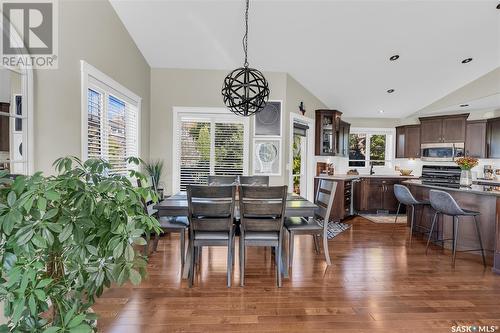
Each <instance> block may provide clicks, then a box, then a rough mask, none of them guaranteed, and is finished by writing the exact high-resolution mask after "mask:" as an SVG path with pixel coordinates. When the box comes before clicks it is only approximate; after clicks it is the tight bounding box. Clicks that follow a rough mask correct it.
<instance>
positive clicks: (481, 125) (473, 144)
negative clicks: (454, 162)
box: [465, 120, 488, 158]
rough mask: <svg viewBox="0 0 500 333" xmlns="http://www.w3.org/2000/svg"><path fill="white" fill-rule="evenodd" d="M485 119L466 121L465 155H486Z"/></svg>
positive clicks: (480, 156) (483, 156)
mask: <svg viewBox="0 0 500 333" xmlns="http://www.w3.org/2000/svg"><path fill="white" fill-rule="evenodd" d="M487 125H488V122H487V120H473V121H468V122H467V126H466V132H465V155H467V156H471V157H476V158H485V157H486V129H487Z"/></svg>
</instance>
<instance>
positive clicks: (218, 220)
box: [187, 185, 236, 231]
mask: <svg viewBox="0 0 500 333" xmlns="http://www.w3.org/2000/svg"><path fill="white" fill-rule="evenodd" d="M235 193H236V186H234V185H233V186H202V185H190V186H188V187H187V199H188V211H189V213H188V218H189V225H190V229H192V230H193V231H230V230H231V229H232V227H233V219H234V197H235Z"/></svg>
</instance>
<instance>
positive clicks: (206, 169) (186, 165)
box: [179, 120, 211, 191]
mask: <svg viewBox="0 0 500 333" xmlns="http://www.w3.org/2000/svg"><path fill="white" fill-rule="evenodd" d="M210 132H211V123H210V122H202V121H191V120H186V121H182V122H181V136H180V138H181V141H180V155H179V156H180V185H181V191H185V190H186V186H187V185H196V184H200V185H201V184H206V183H207V178H208V175H209V174H210V154H211V135H210Z"/></svg>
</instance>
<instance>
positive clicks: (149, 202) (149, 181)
mask: <svg viewBox="0 0 500 333" xmlns="http://www.w3.org/2000/svg"><path fill="white" fill-rule="evenodd" d="M137 187H144V188H149V189H150V190H151V191H153V192H156V188H155V186H154V182H153V178H152V177H147V178H146V181H145V182H143V181H142V180H141V179H139V178H137ZM141 201H142V205H143V206H144V212H145V213H147V214H148V215H149V216H151V215H154V214H155V213H156V210H155V209H153V206H154V205H155V203H154V202H153V198H150V197H149V198H146V199H144V198H142V197H141Z"/></svg>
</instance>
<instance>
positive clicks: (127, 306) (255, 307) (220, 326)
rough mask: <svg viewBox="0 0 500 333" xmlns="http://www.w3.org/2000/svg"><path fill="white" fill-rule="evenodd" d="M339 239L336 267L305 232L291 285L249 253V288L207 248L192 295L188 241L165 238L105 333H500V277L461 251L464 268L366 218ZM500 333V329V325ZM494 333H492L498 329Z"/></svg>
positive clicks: (266, 255) (113, 295) (115, 308)
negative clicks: (458, 330) (461, 329)
mask: <svg viewBox="0 0 500 333" xmlns="http://www.w3.org/2000/svg"><path fill="white" fill-rule="evenodd" d="M348 223H350V224H352V227H351V228H350V229H349V230H347V231H345V232H344V233H342V234H341V235H339V236H337V237H336V238H335V239H333V240H331V241H330V242H329V247H330V255H331V257H332V260H333V266H330V267H329V268H327V266H326V264H325V262H324V260H323V257H322V255H316V254H315V252H314V244H313V241H312V238H311V237H308V236H298V237H296V243H295V261H294V268H293V270H292V272H291V277H290V279H285V280H284V283H283V287H282V288H280V289H279V288H277V287H276V284H275V276H274V272H275V270H274V265H273V262H272V258H271V251H270V249H263V248H251V249H250V250H248V258H247V265H246V286H245V287H244V288H241V287H239V269H238V260H236V266H235V274H234V279H233V283H234V284H233V287H232V288H229V289H228V288H226V282H225V279H226V251H225V250H224V249H223V248H210V249H205V250H204V252H203V259H202V269H201V274H200V275H199V276H198V277H197V279H196V281H195V287H194V288H192V289H189V288H188V287H187V283H186V281H181V279H180V274H181V272H180V259H179V253H178V241H179V240H178V238H177V237H175V236H171V237H169V236H166V237H163V238H162V239H161V241H160V243H159V246H158V252H157V253H155V254H153V255H152V257H151V258H150V264H149V277H148V279H147V280H146V281H144V282H143V283H142V284H141V285H139V286H137V287H133V286H131V285H125V286H122V287H113V288H111V289H109V290H107V291H106V292H105V293H104V294H103V296H102V297H101V298H100V299H99V300H98V302H97V304H96V305H95V307H94V310H95V311H96V312H97V313H98V314H99V315H100V320H99V328H100V330H101V331H103V332H120V333H122V332H131V333H132V332H148V333H155V332H238V331H246V332H353V333H354V332H377V333H378V332H423V331H427V332H451V331H452V330H451V328H452V326H455V325H487V326H493V329H495V328H497V327H500V275H495V274H493V273H492V272H491V267H488V268H486V269H484V268H483V266H482V264H481V263H480V261H478V260H477V259H478V258H477V256H473V255H470V254H463V253H459V254H458V257H457V263H456V268H455V269H453V268H452V267H451V257H450V254H449V253H448V252H443V251H442V250H441V249H439V248H437V247H433V249H432V250H431V251H430V252H429V255H428V256H425V253H424V251H425V243H424V241H423V240H422V237H419V236H416V237H414V239H413V240H414V241H413V244H412V247H411V248H408V247H407V238H408V234H407V228H406V226H405V225H404V224H398V225H396V230H395V232H394V235H393V236H392V237H391V230H392V228H393V225H391V224H376V223H373V222H370V221H368V220H365V219H363V218H361V217H356V218H354V219H352V220H350V221H349V222H348ZM496 331H497V332H500V329H496ZM490 332H491V331H490Z"/></svg>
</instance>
